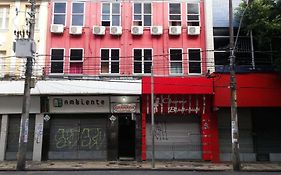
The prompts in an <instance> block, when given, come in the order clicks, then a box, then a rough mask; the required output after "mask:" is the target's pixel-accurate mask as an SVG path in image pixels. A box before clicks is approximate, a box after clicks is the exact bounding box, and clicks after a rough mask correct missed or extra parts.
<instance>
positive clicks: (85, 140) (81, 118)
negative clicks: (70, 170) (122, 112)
mask: <svg viewBox="0 0 281 175" xmlns="http://www.w3.org/2000/svg"><path fill="white" fill-rule="evenodd" d="M106 121H107V120H106V116H95V115H94V114H92V115H79V114H77V115H53V116H52V117H51V121H50V122H51V125H50V143H49V153H48V158H49V159H92V160H106V158H107V135H106Z"/></svg>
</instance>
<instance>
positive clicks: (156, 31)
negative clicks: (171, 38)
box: [150, 26, 163, 35]
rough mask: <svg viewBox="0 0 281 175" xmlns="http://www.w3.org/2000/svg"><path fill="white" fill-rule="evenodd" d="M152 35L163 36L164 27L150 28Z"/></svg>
mask: <svg viewBox="0 0 281 175" xmlns="http://www.w3.org/2000/svg"><path fill="white" fill-rule="evenodd" d="M150 34H151V35H162V34H163V27H162V26H152V27H150Z"/></svg>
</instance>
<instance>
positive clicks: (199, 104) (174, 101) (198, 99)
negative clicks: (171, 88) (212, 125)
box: [144, 95, 207, 115]
mask: <svg viewBox="0 0 281 175" xmlns="http://www.w3.org/2000/svg"><path fill="white" fill-rule="evenodd" d="M150 99H151V98H150V96H149V95H147V96H146V97H145V99H144V101H145V103H146V113H147V114H150V111H151V102H150ZM206 102H207V96H205V95H156V96H155V100H154V113H155V114H171V115H172V114H177V115H186V114H204V113H205V112H206Z"/></svg>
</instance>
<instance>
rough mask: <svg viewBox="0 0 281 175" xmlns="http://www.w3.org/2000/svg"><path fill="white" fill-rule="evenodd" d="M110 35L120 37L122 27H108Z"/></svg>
mask: <svg viewBox="0 0 281 175" xmlns="http://www.w3.org/2000/svg"><path fill="white" fill-rule="evenodd" d="M110 34H111V35H121V34H122V27H121V26H111V27H110Z"/></svg>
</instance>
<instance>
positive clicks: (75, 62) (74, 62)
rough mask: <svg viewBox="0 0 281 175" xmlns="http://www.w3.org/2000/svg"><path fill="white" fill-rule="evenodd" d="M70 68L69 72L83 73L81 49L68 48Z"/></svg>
mask: <svg viewBox="0 0 281 175" xmlns="http://www.w3.org/2000/svg"><path fill="white" fill-rule="evenodd" d="M69 62H70V66H69V68H70V70H69V73H71V74H82V73H83V49H70V58H69Z"/></svg>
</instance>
